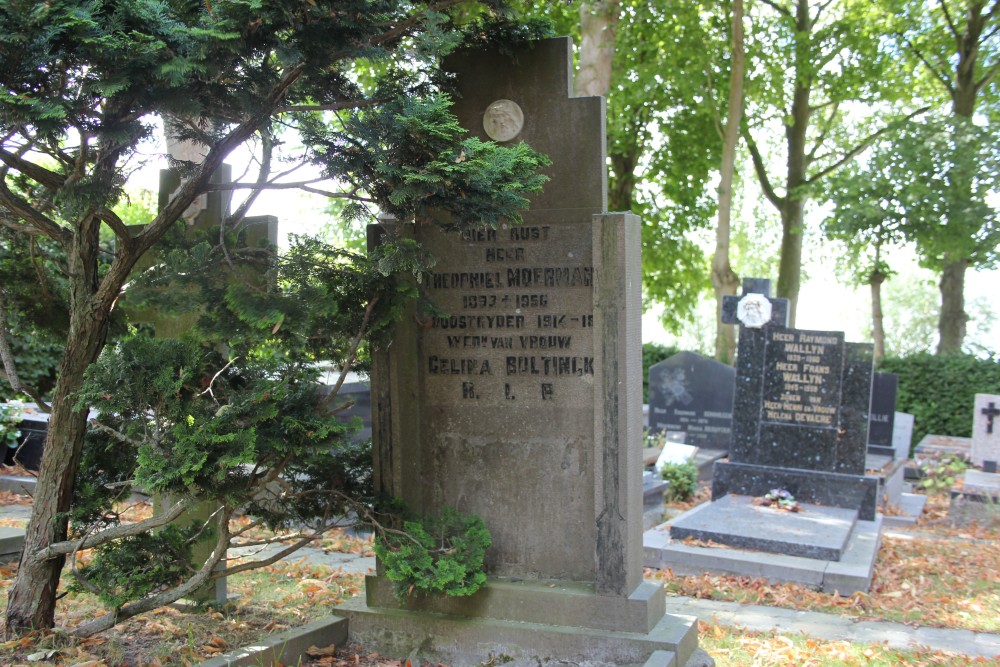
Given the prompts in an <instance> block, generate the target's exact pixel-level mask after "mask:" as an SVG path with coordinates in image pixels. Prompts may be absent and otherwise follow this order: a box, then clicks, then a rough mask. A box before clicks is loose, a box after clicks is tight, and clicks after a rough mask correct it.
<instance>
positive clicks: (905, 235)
mask: <svg viewBox="0 0 1000 667" xmlns="http://www.w3.org/2000/svg"><path fill="white" fill-rule="evenodd" d="M998 141H1000V135H998V134H997V131H996V129H995V127H979V126H976V125H974V124H972V123H970V122H968V121H967V120H964V119H961V118H956V117H954V116H944V117H942V116H940V115H929V116H927V117H926V118H924V119H922V120H921V121H919V122H917V121H913V122H909V123H906V124H905V125H904V126H902V127H900V128H899V129H898V130H897V131H896V132H893V133H891V134H888V135H886V136H885V137H884V138H883V140H881V141H879V142H877V143H876V145H875V146H874V147H873V149H872V151H871V152H870V154H869V155H867V156H866V159H865V160H864V162H863V163H859V164H858V165H855V166H854V167H852V168H851V169H850V170H849V172H847V173H845V174H843V175H842V178H838V179H837V180H836V182H835V185H836V187H835V190H834V192H833V201H834V202H835V205H836V209H835V213H834V216H835V217H834V219H833V220H830V221H828V222H827V229H828V232H829V233H831V234H832V235H834V236H835V237H837V238H840V239H843V240H847V241H848V242H849V243H850V244H852V245H853V247H854V248H856V249H858V251H860V252H869V253H870V252H871V251H875V254H874V256H873V257H872V260H871V261H872V262H873V263H871V264H870V267H871V268H870V271H869V280H870V282H871V283H872V285H873V308H874V306H875V303H876V302H875V300H874V299H875V297H876V296H877V291H876V281H878V282H880V281H881V279H884V276H885V275H887V267H886V266H885V264H884V262H883V261H882V260H881V256H880V254H879V252H878V251H879V250H881V249H882V247H883V246H885V245H888V244H892V243H899V242H902V241H907V242H909V243H910V244H912V247H913V248H915V250H916V251H917V254H918V256H919V258H920V264H921V265H922V266H924V267H925V268H929V269H932V270H933V271H935V273H937V274H938V275H940V276H941V282H940V292H941V305H940V312H939V315H938V334H939V339H938V340H939V342H938V348H937V349H938V352H939V353H943V354H945V353H952V352H955V351H956V350H954V349H952V348H951V346H950V344H946V341H949V340H951V338H950V337H952V336H957V335H958V333H957V331H958V328H959V327H957V325H956V324H955V323H954V322H949V323H948V324H944V322H945V320H946V318H945V317H944V315H943V314H941V313H943V311H944V309H945V308H946V307H949V304H950V305H951V307H957V308H960V309H961V313H962V314H961V316H960V318H959V319H960V320H961V327H960V329H961V337H960V338H959V339H958V340H959V346H961V341H962V340H964V338H965V326H966V324H965V323H966V321H967V320H968V316H967V315H966V313H965V306H964V297H963V291H964V290H962V289H961V284H959V285H956V284H955V281H956V280H958V277H957V274H962V275H964V269H962V271H959V270H958V268H957V267H955V266H954V263H955V262H954V261H953V260H955V258H962V261H961V264H962V265H963V266H965V267H975V268H992V267H994V266H996V262H997V259H998V257H1000V224H998V218H997V210H996V208H995V207H994V206H991V205H990V201H991V197H992V196H993V194H994V193H996V191H997V187H998V185H1000V151H998V150H997V142H998ZM959 175H960V176H959ZM852 237H853V238H852ZM949 267H950V268H949ZM948 276H951V277H948ZM959 283H964V280H961V281H959ZM953 290H957V291H953ZM955 317H959V316H958V315H955ZM876 331H878V329H876ZM960 350H961V347H959V348H958V351H960Z"/></svg>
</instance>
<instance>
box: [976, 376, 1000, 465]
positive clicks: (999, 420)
mask: <svg viewBox="0 0 1000 667" xmlns="http://www.w3.org/2000/svg"><path fill="white" fill-rule="evenodd" d="M969 458H971V459H972V464H973V465H976V466H982V467H983V468H984V469H986V468H990V469H992V470H993V472H996V466H997V463H998V462H1000V395H998V394H976V403H975V408H974V410H973V413H972V447H971V449H970V450H969Z"/></svg>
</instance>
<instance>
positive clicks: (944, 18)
mask: <svg viewBox="0 0 1000 667" xmlns="http://www.w3.org/2000/svg"><path fill="white" fill-rule="evenodd" d="M890 11H892V13H893V15H894V17H898V20H897V21H896V23H895V27H896V30H897V35H898V37H899V43H900V44H899V45H900V48H901V49H902V50H904V52H906V53H909V54H910V55H911V56H912V57H913V58H914V59H915V60H916V61H917V62H918V63H919V70H918V71H922V72H923V73H924V74H925V76H926V79H925V84H926V85H925V86H923V87H922V88H921V89H920V90H921V92H925V93H927V94H928V99H929V100H930V101H931V102H932V103H933V102H934V98H933V97H932V95H936V96H937V98H938V99H940V98H942V97H943V98H944V102H943V104H942V106H947V109H948V110H947V112H946V113H947V115H949V116H951V120H950V122H949V123H948V126H947V127H946V126H945V125H943V124H942V123H941V122H937V123H934V124H933V126H929V127H928V131H929V132H930V133H931V134H932V135H936V138H935V139H932V141H934V143H935V144H937V145H940V140H941V139H943V138H944V137H942V136H941V135H940V132H946V133H947V134H946V135H945V136H948V135H950V138H949V139H948V140H947V142H946V143H947V144H948V148H947V149H944V151H943V152H941V153H938V157H940V158H942V159H946V160H948V159H950V160H953V161H952V162H946V163H944V164H946V165H950V167H947V168H945V169H944V170H943V171H944V173H935V172H928V173H935V177H936V178H937V179H940V180H941V182H940V183H939V185H940V186H941V188H940V196H941V198H942V199H941V205H942V206H943V207H944V209H943V210H941V211H940V212H939V214H938V215H933V214H929V215H928V216H927V217H925V218H923V220H924V222H925V223H926V225H927V227H926V229H925V231H924V233H922V234H918V236H919V237H920V238H921V239H922V242H921V243H920V247H921V248H922V251H921V254H922V257H923V260H924V262H925V264H927V265H928V266H933V268H935V269H936V270H938V271H940V273H941V282H940V291H941V312H940V319H939V320H938V332H939V336H940V337H939V341H938V348H937V351H938V353H942V354H947V353H956V352H959V351H960V350H961V347H962V341H963V340H964V338H965V332H966V323H967V321H968V315H967V314H966V312H965V300H964V292H965V273H966V271H967V270H968V269H969V268H970V267H984V266H989V265H991V264H992V262H993V261H995V252H996V245H997V242H998V240H997V236H996V234H997V231H996V212H995V211H994V210H992V209H991V208H990V207H989V206H988V205H987V203H986V201H985V198H984V197H985V192H984V186H985V185H986V184H985V182H984V180H989V178H988V176H989V169H990V168H991V167H992V168H995V166H994V165H995V159H996V157H995V153H994V151H993V150H991V149H993V148H995V146H996V136H995V135H994V134H990V133H988V132H986V128H988V127H996V123H997V121H998V120H1000V89H998V85H997V79H996V77H997V72H998V71H1000V40H998V31H1000V2H997V1H996V0H936V2H933V3H930V8H929V9H928V3H923V2H907V3H902V4H901V5H895V6H893V7H892V8H891V10H890ZM914 67H918V65H917V63H914ZM969 151H972V154H973V155H975V156H976V158H972V157H971V156H970V155H969ZM990 163H992V164H990ZM936 171H938V170H936ZM994 173H995V172H994ZM935 228H936V231H932V229H935ZM991 242H992V247H989V244H990V243H991ZM991 254H992V255H993V259H990V257H989V255H991Z"/></svg>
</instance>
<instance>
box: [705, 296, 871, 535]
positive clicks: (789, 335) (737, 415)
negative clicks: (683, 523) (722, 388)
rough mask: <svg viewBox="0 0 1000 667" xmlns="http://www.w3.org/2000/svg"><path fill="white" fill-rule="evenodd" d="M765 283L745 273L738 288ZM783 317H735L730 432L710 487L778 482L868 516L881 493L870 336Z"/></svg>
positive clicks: (731, 489) (726, 489) (764, 486)
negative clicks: (873, 452) (873, 465)
mask: <svg viewBox="0 0 1000 667" xmlns="http://www.w3.org/2000/svg"><path fill="white" fill-rule="evenodd" d="M768 287H769V285H768V284H767V281H757V282H756V283H753V282H750V283H747V284H745V285H744V294H743V297H742V298H746V296H747V295H748V294H759V295H762V297H766V295H767V292H766V291H759V290H761V288H763V289H764V290H766V289H767V288H768ZM755 290H757V291H755ZM738 301H739V300H738V299H735V298H732V299H731V300H730V303H731V304H733V303H734V302H738ZM757 301H758V302H761V299H760V298H758V299H757ZM768 301H769V302H771V303H772V304H773V303H775V302H778V303H779V304H780V302H781V300H770V299H768ZM727 314H728V315H727ZM735 314H736V306H735V305H731V306H730V307H729V308H728V309H725V308H724V318H726V319H727V321H735V319H736V318H735V317H733V316H734V315H735ZM782 324H783V322H781V321H775V317H774V314H773V312H772V313H771V317H770V318H769V319H768V320H767V321H766V322H763V323H762V324H760V325H759V326H757V327H750V326H741V327H740V341H739V353H738V356H737V366H736V395H735V399H734V407H733V442H732V446H731V447H730V452H729V461H728V462H726V463H723V462H720V463H717V464H716V466H715V470H714V475H713V478H712V497H713V498H721V497H722V496H724V495H726V494H727V493H733V494H739V495H748V496H762V495H764V494H765V493H767V492H768V491H769V490H771V489H774V488H782V489H786V490H787V491H789V492H791V493H792V494H793V495H794V496H795V497H796V498H797V499H798V501H799V502H800V503H808V504H816V505H827V506H833V507H845V508H851V509H857V510H858V512H859V518H861V519H864V520H868V521H871V520H873V519H874V518H875V512H876V507H877V500H878V481H877V480H875V479H869V478H866V477H865V455H866V453H867V437H868V410H869V406H870V404H871V377H872V361H873V353H872V346H871V345H870V344H859V343H845V342H844V336H843V334H842V333H840V332H830V331H804V330H797V329H787V328H785V327H784V326H782Z"/></svg>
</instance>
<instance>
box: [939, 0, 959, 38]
mask: <svg viewBox="0 0 1000 667" xmlns="http://www.w3.org/2000/svg"><path fill="white" fill-rule="evenodd" d="M940 4H941V12H942V13H943V14H944V20H945V21H946V22H947V23H948V29H949V30H951V35H952V37H954V38H955V39H961V33H960V31H959V29H958V27H957V26H956V25H955V21H954V20H952V18H951V12H950V11H948V2H947V0H941V2H940Z"/></svg>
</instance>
